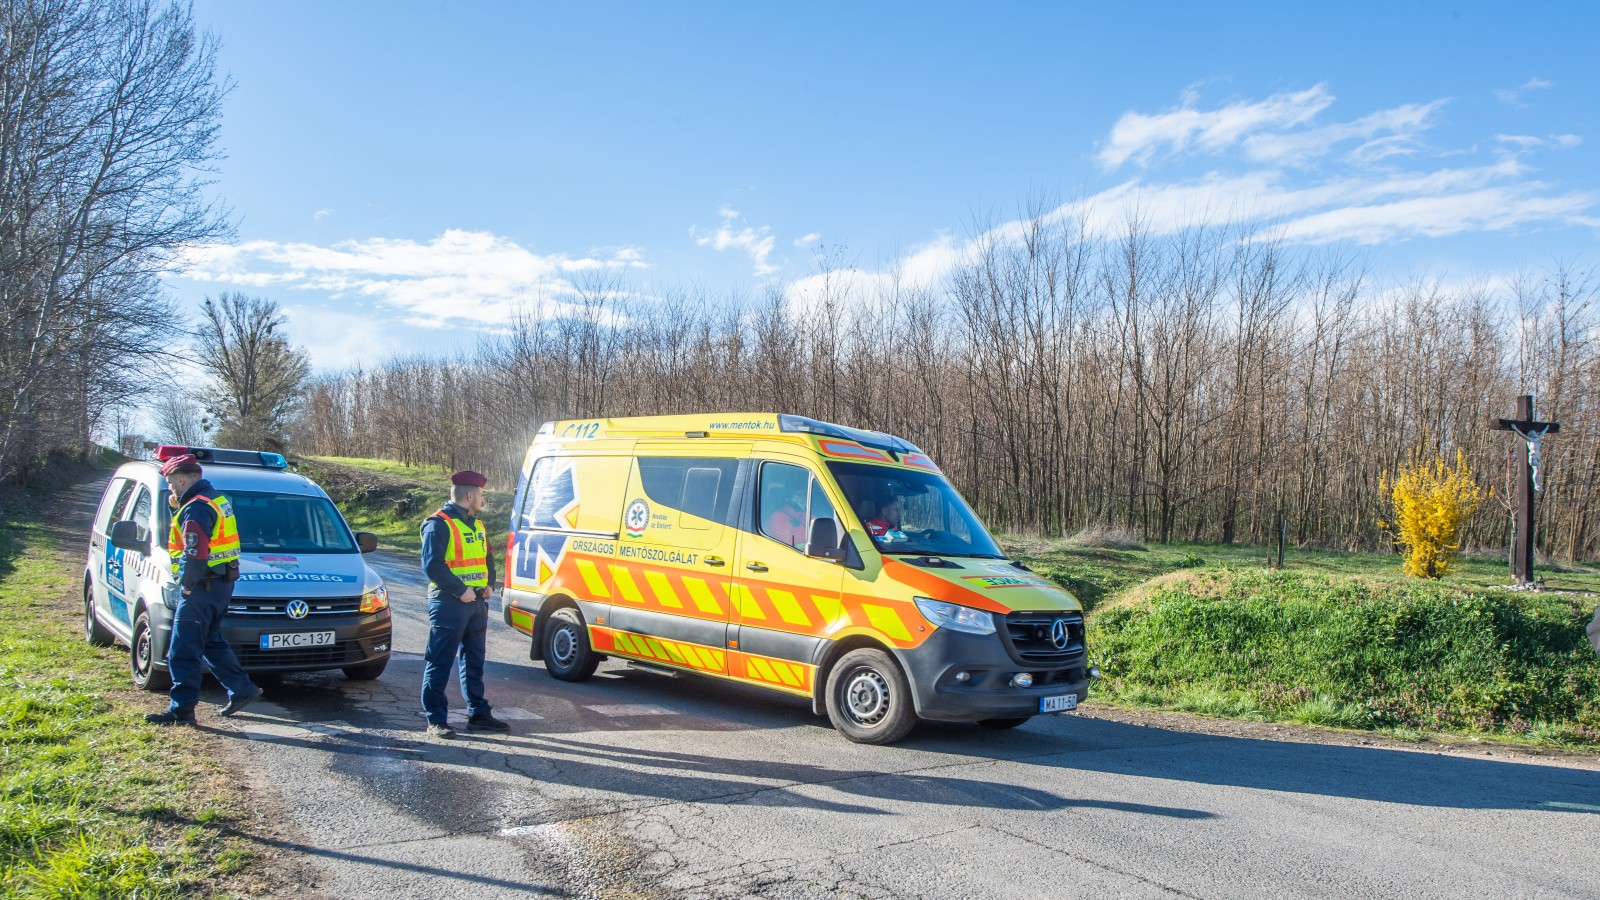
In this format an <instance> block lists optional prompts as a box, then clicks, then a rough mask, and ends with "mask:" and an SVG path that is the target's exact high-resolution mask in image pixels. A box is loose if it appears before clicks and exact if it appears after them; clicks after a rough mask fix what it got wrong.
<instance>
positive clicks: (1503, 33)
mask: <svg viewBox="0 0 1600 900" xmlns="http://www.w3.org/2000/svg"><path fill="white" fill-rule="evenodd" d="M1125 7H1126V8H1125ZM1597 10H1600V7H1597V6H1595V5H1592V4H1580V3H1567V4H1561V5H1541V4H1519V5H1516V6H1512V5H1504V4H1502V5H1498V8H1497V6H1495V5H1490V4H1481V5H1472V4H1459V3H1458V4H1439V3H1415V2H1411V3H1393V2H1392V3H1386V4H1371V5H1356V4H1317V5H1310V4H1284V3H1275V4H1250V5H1244V4H1235V5H1232V6H1228V7H1226V8H1221V9H1215V8H1211V9H1208V8H1202V5H1201V4H1193V3H1150V4H1144V5H1142V6H1140V7H1138V8H1132V5H1131V4H1069V3H1038V4H1023V3H1015V4H983V5H981V6H980V5H977V4H972V5H954V4H934V3H917V4H912V3H904V4H858V3H852V4H843V3H841V4H833V3H816V2H813V3H806V4H777V3H767V4H757V3H743V4H732V3H730V4H668V3H638V4H622V3H600V2H590V3H569V4H560V5H551V4H534V3H494V2H485V3H473V4H458V5H454V6H448V5H445V4H438V3H432V4H422V3H403V2H385V3H376V2H374V3H356V2H340V3H325V2H323V3H300V2H287V0H279V2H273V3H265V2H239V0H201V2H197V3H196V6H195V14H196V18H197V19H198V20H199V22H200V23H201V25H202V26H203V27H205V28H208V29H209V30H211V31H213V32H214V33H216V34H217V35H218V37H220V38H221V40H222V53H221V62H222V67H223V68H224V70H225V71H226V72H228V73H229V74H230V75H231V76H232V77H233V79H234V80H235V81H236V83H237V86H236V88H235V89H234V91H233V93H232V94H231V95H230V97H229V100H228V103H227V106H226V111H225V118H224V121H223V127H222V144H223V146H224V148H225V150H226V152H227V159H226V160H224V161H223V162H222V164H221V170H220V172H219V173H218V175H217V182H216V184H215V186H214V188H213V191H214V193H215V194H216V195H217V196H218V197H219V198H221V199H222V200H223V201H224V202H226V203H227V204H228V205H229V206H230V207H231V208H232V209H233V210H234V212H235V214H236V216H237V220H238V223H239V227H238V243H236V244H234V245H231V246H226V247H210V248H196V249H194V250H193V251H192V252H191V253H190V254H189V255H188V257H187V260H186V271H185V272H184V273H183V274H181V275H175V276H174V277H172V278H171V279H170V280H169V284H170V285H171V287H172V289H173V291H174V293H175V294H176V295H177V296H178V297H179V298H180V299H182V300H184V301H185V302H189V303H198V302H199V300H200V299H201V298H202V297H203V296H205V295H207V294H215V293H217V292H219V291H223V290H242V291H246V292H249V293H253V294H258V295H262V296H268V297H271V298H273V299H275V300H277V301H278V302H279V303H280V304H282V305H283V306H284V308H285V309H286V310H288V312H289V314H290V318H291V328H290V333H291V335H292V337H293V338H294V339H295V340H296V341H297V342H299V343H302V344H304V345H305V346H307V347H308V349H310V351H311V352H312V355H313V360H314V362H315V363H316V364H317V365H318V366H320V367H325V368H341V367H345V366H351V365H355V364H358V363H359V364H365V365H368V366H370V365H372V364H374V363H377V362H381V361H382V360H383V359H384V358H386V357H388V356H389V355H391V354H394V353H400V352H411V351H428V350H438V349H451V348H469V347H470V346H471V345H472V344H473V342H474V341H475V340H476V338H477V336H478V335H479V334H481V333H482V332H483V331H484V330H485V329H493V328H494V327H495V325H496V323H497V322H503V321H504V318H505V316H506V315H507V313H508V311H509V310H510V309H511V308H513V307H514V306H515V305H517V304H518V303H526V302H529V300H530V299H532V298H536V297H544V298H549V299H553V300H559V298H560V297H561V296H563V292H565V291H567V290H568V289H569V288H570V286H571V285H572V284H574V283H577V282H579V281H581V280H582V279H584V278H590V277H595V276H596V275H597V274H610V275H613V276H615V277H619V278H623V279H625V280H626V283H627V284H628V285H629V287H630V289H632V290H635V291H637V292H639V293H640V294H643V295H659V294H662V293H665V292H667V291H668V290H671V289H673V288H680V287H684V286H697V287H704V288H706V289H708V290H711V291H714V292H717V293H719V294H725V293H732V292H742V293H744V294H745V295H747V296H756V295H759V294H761V293H763V292H765V291H768V290H784V291H788V292H791V293H794V292H796V291H801V290H803V289H804V285H805V284H806V279H807V278H808V277H811V276H814V275H815V274H816V273H817V272H818V267H819V265H820V264H821V263H820V262H819V259H820V258H821V257H819V252H822V251H823V250H824V249H827V248H832V255H831V256H829V257H827V258H829V259H835V260H840V259H842V260H845V261H848V262H850V263H853V264H854V265H855V266H857V267H859V268H860V269H861V270H863V271H865V272H868V273H873V272H887V271H894V270H898V271H900V272H902V273H906V274H910V275H912V276H914V277H928V278H932V277H935V276H937V274H938V273H940V272H942V271H946V270H948V268H949V267H950V266H952V265H954V264H956V263H957V262H958V261H959V259H960V254H961V248H962V245H963V243H964V242H965V241H966V240H968V239H970V238H971V237H972V235H973V229H974V224H975V223H978V222H982V223H984V224H985V225H994V224H1000V223H1003V222H1005V221H1007V220H1011V219H1015V218H1016V217H1017V215H1018V210H1019V207H1020V206H1021V205H1023V204H1025V203H1026V202H1027V200H1028V199H1029V198H1030V197H1033V196H1039V195H1044V196H1050V197H1053V198H1056V199H1057V200H1058V201H1059V202H1060V203H1063V204H1068V203H1088V204H1089V205H1088V206H1086V207H1072V208H1073V209H1089V210H1091V211H1092V212H1091V214H1090V216H1091V220H1092V221H1096V222H1103V223H1111V222H1114V221H1115V220H1116V219H1117V218H1118V217H1119V216H1121V215H1122V211H1123V210H1124V209H1126V208H1127V206H1128V205H1129V204H1134V203H1136V204H1138V205H1139V206H1140V207H1141V208H1142V209H1143V210H1144V211H1145V212H1146V213H1147V214H1148V215H1150V216H1151V217H1152V219H1153V221H1155V222H1156V223H1157V224H1158V225H1159V224H1160V223H1162V222H1170V223H1173V224H1176V223H1178V222H1180V221H1184V220H1189V219H1192V218H1194V217H1195V215H1197V214H1199V213H1203V212H1205V211H1206V210H1210V211H1211V212H1212V214H1213V216H1214V217H1215V216H1217V215H1221V216H1223V217H1224V218H1225V217H1227V216H1228V215H1240V216H1254V215H1262V214H1266V215H1271V216H1273V217H1275V218H1276V220H1277V221H1278V222H1279V223H1280V224H1281V226H1282V227H1283V228H1284V229H1285V233H1286V234H1287V235H1288V236H1289V238H1290V240H1292V241H1294V242H1297V243H1309V244H1327V243H1343V244H1345V245H1348V246H1349V247H1351V248H1354V249H1357V250H1359V251H1360V252H1362V253H1364V254H1366V256H1367V258H1368V260H1369V261H1370V264H1371V265H1372V267H1373V269H1374V271H1375V272H1376V273H1378V274H1379V275H1380V276H1386V277H1393V278H1403V277H1408V276H1411V275H1415V274H1418V273H1427V274H1431V275H1436V276H1440V277H1444V278H1447V279H1470V278H1495V277H1499V276H1503V275H1505V274H1507V273H1509V272H1511V271H1513V270H1515V269H1516V268H1518V267H1521V266H1537V265H1545V264H1548V263H1550V262H1551V261H1553V260H1567V261H1589V262H1593V261H1596V260H1597V259H1600V252H1597V250H1600V177H1597V174H1596V173H1597V171H1600V167H1597V166H1596V161H1597V142H1600V134H1597V133H1595V124H1596V110H1600V67H1597V65H1596V63H1595V62H1594V49H1593V46H1592V45H1593V39H1594V36H1595V35H1596V34H1600V12H1597Z"/></svg>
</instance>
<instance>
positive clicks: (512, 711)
mask: <svg viewBox="0 0 1600 900" xmlns="http://www.w3.org/2000/svg"><path fill="white" fill-rule="evenodd" d="M494 715H495V717H496V718H500V719H507V720H510V721H512V722H518V721H527V722H534V721H537V720H539V719H542V718H544V716H541V715H539V714H538V713H533V712H528V711H527V710H525V709H523V708H521V707H518V706H496V707H495V708H494Z"/></svg>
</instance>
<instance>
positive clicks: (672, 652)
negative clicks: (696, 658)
mask: <svg viewBox="0 0 1600 900" xmlns="http://www.w3.org/2000/svg"><path fill="white" fill-rule="evenodd" d="M661 646H663V647H665V648H666V650H667V656H669V657H671V658H672V661H673V662H675V663H677V664H678V665H680V666H686V665H689V664H690V663H689V659H688V657H686V656H684V655H683V648H682V647H680V646H679V645H678V644H674V643H672V642H671V641H662V642H661Z"/></svg>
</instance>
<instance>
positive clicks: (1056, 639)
mask: <svg viewBox="0 0 1600 900" xmlns="http://www.w3.org/2000/svg"><path fill="white" fill-rule="evenodd" d="M1050 643H1052V644H1054V645H1055V647H1056V649H1057V650H1065V649H1067V620H1066V619H1057V620H1055V622H1053V623H1052V624H1051V625H1050Z"/></svg>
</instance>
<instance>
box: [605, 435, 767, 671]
mask: <svg viewBox="0 0 1600 900" xmlns="http://www.w3.org/2000/svg"><path fill="white" fill-rule="evenodd" d="M707 449H710V448H708V447H707V446H706V445H704V444H698V445H694V444H691V445H689V446H687V447H683V446H677V445H671V446H655V447H649V446H646V445H643V444H641V445H640V447H639V450H638V452H639V456H638V457H636V458H635V460H634V465H633V471H632V473H631V474H630V477H629V479H628V490H627V494H626V496H625V497H624V498H623V513H622V533H621V536H620V537H619V538H618V539H617V544H618V546H617V559H616V561H615V562H614V563H613V564H612V565H611V567H610V571H609V572H608V575H609V577H610V580H611V586H612V600H611V617H610V618H609V619H608V620H607V623H606V624H607V625H608V626H609V628H610V629H611V631H612V634H611V642H612V646H611V648H610V651H609V652H613V653H617V654H619V655H622V656H629V657H633V658H636V659H641V660H646V661H651V662H657V663H662V664H666V665H672V666H679V667H682V668H687V669H693V670H695V671H700V672H707V673H711V674H718V675H720V674H725V673H726V672H727V650H726V647H727V628H728V616H729V592H730V581H729V579H730V577H731V575H732V570H733V564H734V560H735V559H736V558H737V552H738V535H739V532H738V529H737V528H736V527H733V523H734V521H735V520H734V516H735V514H736V513H737V503H736V498H737V497H738V496H739V494H740V493H741V491H742V488H743V472H744V471H745V469H746V468H747V467H748V464H747V462H746V461H745V460H744V459H741V458H740V457H743V456H745V455H746V454H748V453H749V449H750V448H749V446H748V445H744V446H728V445H725V444H722V443H721V442H718V444H717V445H716V448H715V451H716V453H717V454H718V455H717V456H714V457H713V456H700V455H689V454H690V453H692V452H694V451H699V452H700V453H704V452H705V451H706V450H707ZM724 454H725V455H724Z"/></svg>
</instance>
